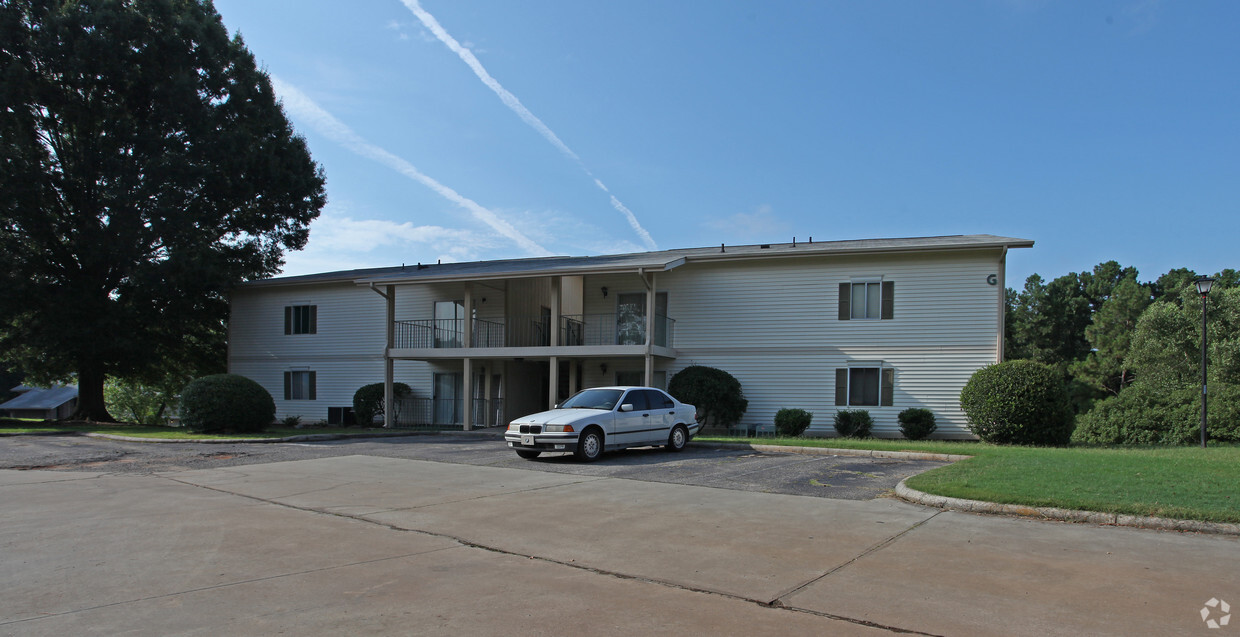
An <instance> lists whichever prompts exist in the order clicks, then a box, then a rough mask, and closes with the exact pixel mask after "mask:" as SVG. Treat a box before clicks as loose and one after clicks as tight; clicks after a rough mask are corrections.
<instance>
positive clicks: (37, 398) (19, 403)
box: [0, 385, 78, 409]
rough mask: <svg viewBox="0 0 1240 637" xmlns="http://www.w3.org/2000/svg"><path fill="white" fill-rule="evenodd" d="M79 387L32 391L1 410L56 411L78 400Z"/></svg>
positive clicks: (8, 403)
mask: <svg viewBox="0 0 1240 637" xmlns="http://www.w3.org/2000/svg"><path fill="white" fill-rule="evenodd" d="M77 395H78V388H77V385H73V386H70V387H62V386H56V387H52V388H50V389H30V390H28V391H26V392H24V393H23V394H22V395H20V396H18V397H17V398H14V399H13V400H10V401H9V402H7V403H4V404H0V409H56V408H57V407H60V406H61V405H63V404H65V403H67V402H69V401H71V400H73V399H74V398H77Z"/></svg>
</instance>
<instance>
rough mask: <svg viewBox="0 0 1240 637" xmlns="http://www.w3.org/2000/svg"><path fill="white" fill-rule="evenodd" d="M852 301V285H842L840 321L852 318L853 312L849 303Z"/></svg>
mask: <svg viewBox="0 0 1240 637" xmlns="http://www.w3.org/2000/svg"><path fill="white" fill-rule="evenodd" d="M851 300H852V284H851V283H841V284H840V320H841V321H847V320H848V319H850V318H852V310H851V309H850V307H849V301H851Z"/></svg>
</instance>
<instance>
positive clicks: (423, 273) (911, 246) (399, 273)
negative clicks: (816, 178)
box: [245, 234, 1033, 286]
mask: <svg viewBox="0 0 1240 637" xmlns="http://www.w3.org/2000/svg"><path fill="white" fill-rule="evenodd" d="M1032 246H1033V241H1032V240H1031V239H1018V238H1014V237H999V236H995V235H989V234H970V235H950V236H942V237H909V238H897V239H855V240H846V241H817V242H797V243H776V244H761V245H738V246H711V247H706V248H680V249H674V250H660V251H655V252H637V253H632V254H611V255H602V256H593V257H537V258H529V259H499V260H495V261H470V262H464V263H443V264H439V263H435V264H414V265H405V266H401V267H391V268H370V269H364V270H345V271H340V272H324V273H322V274H307V275H301V276H290V277H277V278H273V279H263V280H260V281H252V282H249V283H246V284H245V285H246V286H263V285H300V284H307V283H330V282H350V281H351V282H355V283H359V284H376V285H393V284H398V283H404V282H414V281H431V280H437V281H444V280H471V279H472V280H477V279H488V278H511V277H522V276H553V275H572V274H597V273H601V272H609V271H623V272H636V271H637V270H639V269H641V270H644V271H647V272H649V271H662V270H670V269H672V268H675V267H678V266H680V265H682V264H684V263H689V262H694V261H718V260H732V259H752V258H764V259H765V258H780V257H791V256H810V255H833V254H860V253H883V252H921V251H937V250H968V249H981V248H1028V247H1032Z"/></svg>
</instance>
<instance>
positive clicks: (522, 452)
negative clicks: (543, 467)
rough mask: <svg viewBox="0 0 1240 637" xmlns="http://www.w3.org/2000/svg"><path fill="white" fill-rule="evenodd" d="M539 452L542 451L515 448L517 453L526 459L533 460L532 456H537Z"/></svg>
mask: <svg viewBox="0 0 1240 637" xmlns="http://www.w3.org/2000/svg"><path fill="white" fill-rule="evenodd" d="M540 453H542V452H541V451H537V450H535V449H517V455H518V456H521V457H522V458H525V459H526V460H533V459H534V458H537V457H538V454H540Z"/></svg>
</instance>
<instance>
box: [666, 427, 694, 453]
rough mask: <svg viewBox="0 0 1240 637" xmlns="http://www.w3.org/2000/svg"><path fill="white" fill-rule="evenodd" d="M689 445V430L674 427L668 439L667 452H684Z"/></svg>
mask: <svg viewBox="0 0 1240 637" xmlns="http://www.w3.org/2000/svg"><path fill="white" fill-rule="evenodd" d="M687 444H689V430H688V429H685V426H684V425H676V426H675V427H672V433H671V434H669V435H668V437H667V450H668V451H684V450H685V445H687Z"/></svg>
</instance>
